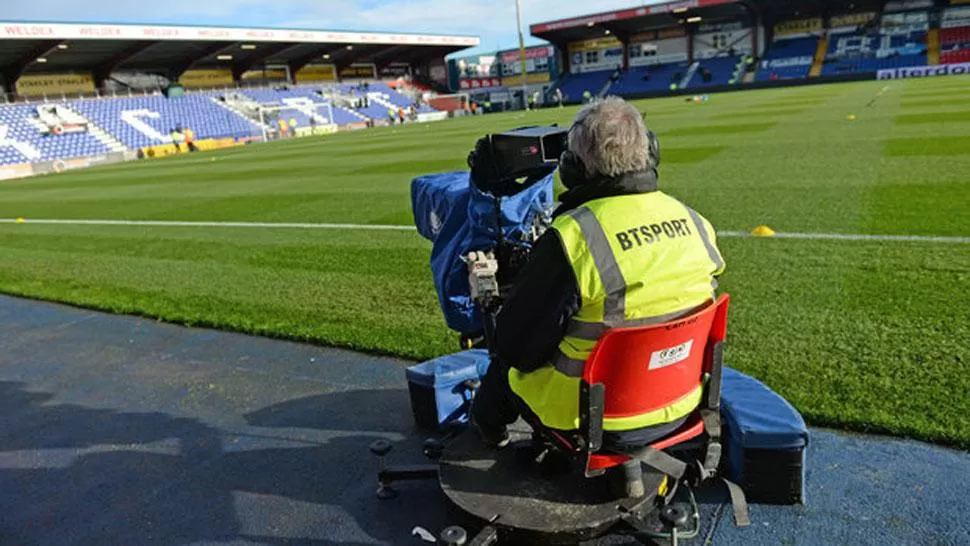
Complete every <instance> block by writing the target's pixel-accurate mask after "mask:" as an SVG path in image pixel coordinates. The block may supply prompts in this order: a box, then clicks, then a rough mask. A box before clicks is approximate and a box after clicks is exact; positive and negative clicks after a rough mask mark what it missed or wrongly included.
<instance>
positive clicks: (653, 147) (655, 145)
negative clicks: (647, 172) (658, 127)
mask: <svg viewBox="0 0 970 546" xmlns="http://www.w3.org/2000/svg"><path fill="white" fill-rule="evenodd" d="M647 149H648V150H649V151H650V161H652V162H653V168H654V169H656V168H657V167H659V166H660V141H659V140H657V135H655V134H654V132H653V131H651V130H650V129H647Z"/></svg>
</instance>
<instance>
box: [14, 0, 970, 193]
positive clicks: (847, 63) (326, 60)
mask: <svg viewBox="0 0 970 546" xmlns="http://www.w3.org/2000/svg"><path fill="white" fill-rule="evenodd" d="M943 4H945V3H944V2H934V1H932V0H895V1H890V2H875V1H862V2H852V3H850V2H845V1H836V0H825V1H809V0H795V1H791V2H778V1H769V0H747V1H741V2H739V1H733V0H691V1H681V2H671V3H664V4H656V5H651V6H644V7H638V8H631V9H625V10H618V11H613V12H606V13H594V14H590V15H586V16H580V17H571V18H567V19H562V20H555V21H549V22H540V23H535V24H532V25H531V26H530V31H531V34H532V35H533V36H534V37H536V38H540V39H542V40H545V41H547V42H548V45H540V46H536V47H531V48H528V49H526V51H525V55H522V54H521V52H520V50H519V48H510V49H508V50H503V51H496V52H493V53H489V54H480V55H474V56H464V57H462V56H461V55H460V52H461V51H462V50H463V49H466V48H468V47H474V46H478V45H479V44H480V40H479V39H478V38H476V37H470V36H456V35H419V34H407V33H376V32H349V31H329V30H305V29H256V28H217V27H196V26H158V25H156V26H146V25H110V24H67V23H40V22H0V44H2V47H0V52H2V53H0V86H2V89H0V90H2V92H3V96H4V97H5V100H6V101H7V102H9V103H10V104H9V105H8V106H2V107H0V166H7V168H6V169H4V171H3V173H4V174H3V176H5V177H8V176H13V174H11V173H17V174H18V175H25V174H30V173H32V172H35V171H37V170H38V169H39V170H41V172H46V171H47V170H58V169H63V168H72V167H73V166H75V165H84V164H85V163H86V162H85V160H84V158H91V157H95V158H98V159H99V160H102V161H103V160H104V158H106V157H108V158H112V160H121V159H122V158H125V157H127V158H133V157H146V156H159V155H167V154H169V153H175V152H176V151H180V150H182V148H181V147H180V144H183V142H182V141H181V139H182V138H184V137H180V136H179V135H180V134H184V133H185V130H186V129H189V133H190V134H191V135H192V138H193V139H194V140H198V141H199V142H198V143H196V142H193V148H200V147H201V148H202V149H205V148H209V147H223V146H229V145H237V144H240V143H248V142H253V141H262V140H268V139H274V138H283V137H292V136H307V135H312V134H327V133H331V132H334V131H341V130H353V129H361V128H367V127H373V126H379V125H388V124H397V123H404V122H426V121H435V120H440V119H444V118H447V117H451V116H455V115H464V114H479V113H483V112H485V113H490V112H501V111H508V110H515V109H523V108H527V107H534V108H538V107H542V106H548V105H554V104H562V103H566V104H568V103H580V102H584V101H588V100H591V99H593V98H595V97H602V96H606V95H619V96H623V97H626V98H645V97H653V96H664V95H670V94H688V95H698V94H700V95H703V94H707V93H710V92H715V91H728V90H741V89H753V88H759V87H775V86H790V85H801V84H806V83H825V82H837V81H855V80H870V79H890V78H910V77H936V76H944V75H951V74H963V73H965V72H966V66H967V63H970V6H966V5H959V3H956V4H955V5H948V4H947V5H943ZM454 54H458V56H456V57H452V58H450V59H449V60H447V61H446V60H445V56H446V55H454ZM50 137H56V138H50ZM67 160H71V161H67Z"/></svg>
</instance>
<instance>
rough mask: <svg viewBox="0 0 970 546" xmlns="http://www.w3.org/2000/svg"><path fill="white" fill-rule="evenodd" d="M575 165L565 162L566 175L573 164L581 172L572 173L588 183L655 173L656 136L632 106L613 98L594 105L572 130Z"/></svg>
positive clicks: (586, 108)
mask: <svg viewBox="0 0 970 546" xmlns="http://www.w3.org/2000/svg"><path fill="white" fill-rule="evenodd" d="M569 152H571V154H572V156H573V160H572V161H564V169H563V170H564V174H565V173H566V172H567V171H569V170H570V165H569V164H570V163H572V164H573V166H574V167H578V168H579V169H578V170H580V171H581V172H575V173H570V174H572V175H574V176H575V175H578V176H580V177H582V178H585V179H590V180H591V179H596V178H602V177H605V178H616V177H619V176H622V175H625V174H628V173H637V172H643V171H646V170H650V169H655V168H656V167H657V165H658V164H659V159H660V153H659V152H660V151H659V147H658V145H657V141H656V138H655V137H654V136H653V133H649V132H648V131H647V128H646V127H645V126H644V124H643V118H642V117H641V116H640V112H639V111H637V109H636V108H634V107H633V106H632V105H630V104H629V103H628V102H626V101H624V100H623V99H620V98H618V97H609V98H607V99H605V100H602V101H597V102H594V103H593V104H590V105H588V106H586V107H584V108H583V109H582V110H580V111H579V113H578V114H577V115H576V119H575V121H573V125H572V127H571V128H570V130H569ZM565 178H566V177H564V179H563V181H564V182H566V183H567V185H575V182H576V181H573V182H574V184H569V182H567V181H566V180H565Z"/></svg>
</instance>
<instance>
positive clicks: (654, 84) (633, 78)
mask: <svg viewBox="0 0 970 546" xmlns="http://www.w3.org/2000/svg"><path fill="white" fill-rule="evenodd" d="M678 73H679V74H680V77H676V76H677V74H678ZM686 74H687V63H668V64H655V65H650V66H639V67H634V68H631V69H630V70H628V71H627V72H625V73H623V74H622V75H620V77H619V79H617V81H616V82H614V83H613V85H611V86H610V94H611V95H618V96H621V97H622V96H629V95H635V94H641V93H652V92H657V91H667V90H668V89H670V84H671V83H676V84H678V85H679V84H680V80H681V79H683V77H684V75H686Z"/></svg>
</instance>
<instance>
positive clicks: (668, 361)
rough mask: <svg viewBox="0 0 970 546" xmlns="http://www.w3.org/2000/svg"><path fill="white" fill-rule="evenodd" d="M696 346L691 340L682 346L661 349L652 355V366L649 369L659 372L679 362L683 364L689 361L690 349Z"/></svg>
mask: <svg viewBox="0 0 970 546" xmlns="http://www.w3.org/2000/svg"><path fill="white" fill-rule="evenodd" d="M693 345H694V340H693V339H691V340H689V341H686V342H684V343H681V344H680V345H677V346H674V347H670V348H669V349H661V350H659V351H654V352H653V354H651V355H650V365H649V366H648V368H647V369H649V370H657V369H660V368H666V367H667V366H671V365H673V364H677V363H678V362H683V361H684V360H687V358H688V357H689V356H690V348H691V347H692V346H693Z"/></svg>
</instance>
